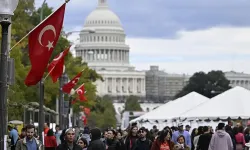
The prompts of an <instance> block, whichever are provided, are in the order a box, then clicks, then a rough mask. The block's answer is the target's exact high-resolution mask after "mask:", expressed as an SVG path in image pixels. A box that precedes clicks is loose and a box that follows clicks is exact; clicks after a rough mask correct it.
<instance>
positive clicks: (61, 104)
mask: <svg viewBox="0 0 250 150" xmlns="http://www.w3.org/2000/svg"><path fill="white" fill-rule="evenodd" d="M66 83H68V76H67V74H65V73H64V74H63V75H62V76H61V77H60V78H59V84H60V87H59V126H60V129H63V128H64V123H63V122H64V117H63V113H64V111H63V109H64V94H63V91H62V87H63V85H64V84H66Z"/></svg>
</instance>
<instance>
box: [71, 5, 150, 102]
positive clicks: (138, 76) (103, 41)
mask: <svg viewBox="0 0 250 150" xmlns="http://www.w3.org/2000/svg"><path fill="white" fill-rule="evenodd" d="M89 31H91V32H89ZM75 50H76V56H77V57H81V58H82V59H83V61H84V62H87V63H88V66H89V67H90V68H91V69H94V70H95V71H96V72H97V73H98V74H100V75H102V77H103V79H104V81H103V82H102V81H100V80H98V81H97V82H96V83H95V84H96V89H97V95H99V96H105V95H109V96H110V97H112V99H113V100H119V101H124V100H125V99H126V97H128V96H130V95H135V96H138V97H140V99H145V72H144V71H137V70H135V68H134V67H133V66H131V65H130V61H129V52H130V48H129V45H127V44H126V34H125V31H124V29H123V27H122V24H121V21H120V19H119V17H118V16H117V15H116V14H115V13H114V12H113V11H112V10H110V8H109V7H108V2H107V0H98V5H97V7H96V9H94V10H93V11H92V12H91V13H90V14H89V15H88V17H87V18H86V20H85V23H84V27H83V29H82V31H81V33H80V43H78V44H77V45H76V47H75Z"/></svg>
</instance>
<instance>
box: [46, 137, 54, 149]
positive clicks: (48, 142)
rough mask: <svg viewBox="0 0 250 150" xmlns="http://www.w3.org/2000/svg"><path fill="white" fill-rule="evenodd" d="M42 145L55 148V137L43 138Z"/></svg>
mask: <svg viewBox="0 0 250 150" xmlns="http://www.w3.org/2000/svg"><path fill="white" fill-rule="evenodd" d="M44 145H45V147H57V143H56V137H55V136H45V139H44Z"/></svg>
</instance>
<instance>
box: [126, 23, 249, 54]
mask: <svg viewBox="0 0 250 150" xmlns="http://www.w3.org/2000/svg"><path fill="white" fill-rule="evenodd" d="M127 43H128V44H129V45H130V47H131V52H132V53H133V54H142V53H144V55H148V56H164V55H165V56H180V55H181V56H183V55H184V56H190V55H192V56H200V55H214V54H217V55H222V54H225V53H227V54H234V53H241V54H250V50H249V48H250V28H231V27H218V28H211V29H206V30H196V31H179V32H178V33H177V38H176V39H144V38H128V39H127Z"/></svg>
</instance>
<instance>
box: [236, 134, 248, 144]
mask: <svg viewBox="0 0 250 150" xmlns="http://www.w3.org/2000/svg"><path fill="white" fill-rule="evenodd" d="M235 140H236V144H243V146H245V144H246V141H245V137H244V135H243V134H242V133H238V134H236V135H235Z"/></svg>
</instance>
